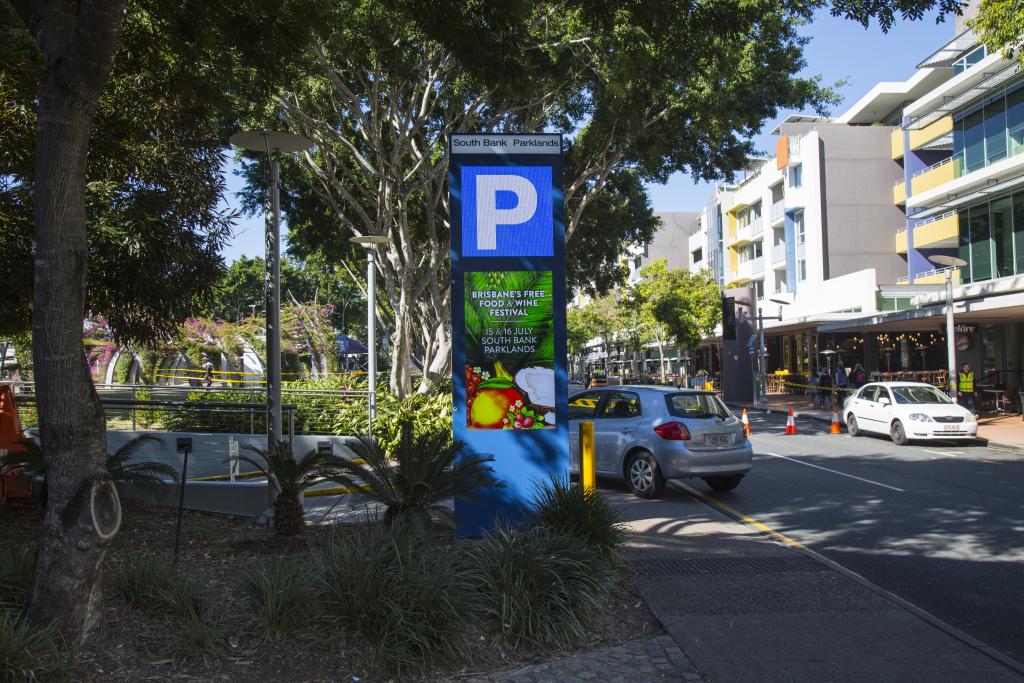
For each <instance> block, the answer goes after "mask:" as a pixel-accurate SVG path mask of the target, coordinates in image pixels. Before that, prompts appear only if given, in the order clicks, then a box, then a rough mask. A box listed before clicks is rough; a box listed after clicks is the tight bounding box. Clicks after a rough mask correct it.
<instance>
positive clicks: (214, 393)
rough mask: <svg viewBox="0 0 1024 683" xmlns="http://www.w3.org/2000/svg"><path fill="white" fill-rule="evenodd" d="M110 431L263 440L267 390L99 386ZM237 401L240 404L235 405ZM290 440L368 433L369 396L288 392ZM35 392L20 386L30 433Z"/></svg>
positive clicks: (28, 385) (21, 405)
mask: <svg viewBox="0 0 1024 683" xmlns="http://www.w3.org/2000/svg"><path fill="white" fill-rule="evenodd" d="M97 393H98V394H99V398H100V402H101V403H102V404H103V414H104V417H105V419H106V422H107V428H108V429H124V430H129V429H130V430H133V431H134V430H138V429H144V430H147V431H167V432H200V433H235V434H260V433H265V432H266V419H267V417H266V416H267V413H266V411H267V406H266V402H265V398H264V397H265V395H266V390H265V389H264V388H262V387H252V388H242V387H165V386H146V385H99V386H97ZM235 397H237V400H231V399H234V398H235ZM282 399H283V401H284V402H285V404H284V405H283V406H282V413H283V418H284V420H285V421H286V424H287V427H288V434H289V435H290V436H291V435H295V434H344V433H362V426H363V424H364V423H365V421H366V412H367V409H368V405H367V404H368V392H366V391H335V390H327V389H289V388H287V387H285V388H284V389H283V391H282ZM36 401H37V399H36V396H35V392H34V386H33V385H32V384H31V383H24V382H23V383H17V384H16V385H15V403H16V405H17V406H18V410H19V413H20V415H21V418H22V423H23V426H24V427H25V428H31V427H35V426H37V425H38V418H37V416H38V411H37V408H36Z"/></svg>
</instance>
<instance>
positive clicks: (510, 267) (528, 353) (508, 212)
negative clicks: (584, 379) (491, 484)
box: [448, 134, 569, 536]
mask: <svg viewBox="0 0 1024 683" xmlns="http://www.w3.org/2000/svg"><path fill="white" fill-rule="evenodd" d="M449 154H450V158H449V170H448V183H449V191H450V199H451V275H452V282H451V288H452V289H451V302H452V304H451V305H452V342H453V343H452V371H453V372H452V387H453V397H452V398H453V402H454V405H453V416H452V419H453V432H454V437H455V439H456V440H457V441H461V442H462V443H464V444H465V450H464V454H466V455H471V454H489V455H493V456H494V462H493V463H492V466H493V468H494V471H495V476H496V477H497V478H498V479H499V480H500V481H501V482H502V484H503V485H502V486H501V487H498V488H493V489H490V490H487V491H482V492H479V494H480V495H479V498H478V500H475V501H467V500H456V501H455V512H456V515H457V516H458V518H459V533H460V534H461V535H464V536H476V535H479V534H481V533H485V532H487V531H489V530H491V529H493V528H494V525H495V524H496V523H497V522H498V521H501V520H508V521H513V522H514V521H516V520H519V519H522V518H523V517H524V516H525V515H526V514H527V513H528V512H529V510H530V509H531V508H533V507H534V506H535V504H534V496H535V493H536V487H537V485H538V484H540V483H542V482H544V481H545V480H548V479H550V478H551V477H558V478H561V479H567V478H568V474H569V429H568V417H569V415H568V375H567V363H566V333H565V318H566V291H565V290H566V288H565V221H564V208H563V207H564V199H563V195H562V140H561V135H550V134H542V135H462V134H459V135H453V136H452V139H451V144H450V147H449Z"/></svg>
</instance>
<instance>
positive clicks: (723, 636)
mask: <svg viewBox="0 0 1024 683" xmlns="http://www.w3.org/2000/svg"><path fill="white" fill-rule="evenodd" d="M694 490H697V488H696V487H694ZM607 495H608V496H609V498H610V500H611V501H612V502H613V503H614V504H615V505H616V507H617V508H619V509H620V511H621V513H622V516H623V518H624V520H625V521H626V522H627V523H628V524H629V526H630V530H631V532H632V533H631V534H630V541H629V549H630V557H631V561H632V562H633V566H634V567H635V569H636V571H637V574H638V576H637V582H638V586H639V589H640V592H641V593H642V595H643V596H644V598H645V599H646V600H647V603H648V605H650V607H651V609H652V610H653V612H654V614H655V615H656V616H657V618H658V619H659V620H660V621H661V623H662V624H663V625H664V626H665V628H666V630H667V631H668V634H669V635H670V636H671V637H672V639H673V640H674V641H675V642H676V644H677V645H678V646H679V648H680V649H681V650H682V651H683V653H685V655H686V657H687V659H688V660H689V661H690V662H692V664H693V666H694V667H695V668H696V670H697V671H699V672H700V675H701V676H702V677H703V678H704V679H705V680H708V681H729V682H730V683H733V682H735V683H742V682H744V681H757V682H758V683H766V682H771V681H787V682H793V681H929V682H934V681H966V680H976V681H986V682H993V681H1024V667H1022V666H1021V665H1020V664H1018V663H1016V662H1014V661H1013V660H1009V659H1008V658H1006V657H1005V656H1003V655H1001V654H1000V653H997V652H994V651H992V650H990V649H989V648H987V647H986V646H985V645H984V644H982V643H979V642H977V641H975V640H973V639H972V638H970V636H967V635H966V634H963V633H960V632H958V631H956V630H955V629H953V628H952V627H950V626H948V625H946V624H944V623H943V622H940V621H938V620H937V619H935V618H934V617H931V616H930V615H928V614H926V613H923V612H921V611H920V610H918V609H916V608H915V607H914V606H912V605H909V604H907V603H905V602H903V601H902V600H900V599H899V598H897V597H895V596H892V595H890V594H888V593H886V592H884V591H882V590H881V589H879V588H877V587H874V586H873V585H872V584H870V583H868V582H867V581H866V580H864V579H861V578H860V577H857V576H856V575H852V574H851V573H849V572H846V571H845V570H843V569H842V568H839V567H838V566H837V565H834V564H832V563H830V562H828V561H827V560H824V558H820V557H819V556H816V555H814V554H812V553H810V551H806V550H804V549H803V548H802V547H801V546H799V544H797V543H795V542H793V541H789V540H788V539H786V538H785V537H781V536H778V535H776V536H775V537H770V536H768V535H766V532H767V531H770V530H767V529H766V528H762V529H760V530H758V529H756V528H754V527H752V526H750V525H749V524H745V523H740V522H737V521H735V520H734V519H732V518H730V516H728V515H727V514H725V512H721V511H719V510H716V509H713V508H711V507H709V506H708V505H707V504H705V503H704V502H702V500H700V498H699V497H697V496H694V495H692V494H690V493H688V492H685V491H683V490H681V489H680V488H678V487H675V486H674V485H670V487H669V488H668V489H666V491H665V495H664V496H663V497H662V499H660V500H642V499H639V498H635V497H633V496H631V495H629V494H627V493H625V492H623V491H621V490H614V491H609V492H608V493H607ZM737 514H738V513H737ZM750 521H753V520H750Z"/></svg>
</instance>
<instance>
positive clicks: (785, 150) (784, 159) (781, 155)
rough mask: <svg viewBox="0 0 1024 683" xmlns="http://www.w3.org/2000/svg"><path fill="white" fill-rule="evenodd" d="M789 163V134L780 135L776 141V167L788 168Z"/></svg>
mask: <svg viewBox="0 0 1024 683" xmlns="http://www.w3.org/2000/svg"><path fill="white" fill-rule="evenodd" d="M788 163H789V136H788V135H785V134H783V135H780V136H779V139H778V140H776V141H775V168H777V169H780V170H781V169H783V168H786V164H788Z"/></svg>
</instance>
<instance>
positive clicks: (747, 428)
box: [740, 408, 750, 436]
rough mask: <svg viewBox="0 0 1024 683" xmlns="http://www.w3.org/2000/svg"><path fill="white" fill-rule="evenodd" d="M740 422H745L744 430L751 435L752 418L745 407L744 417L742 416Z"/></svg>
mask: <svg viewBox="0 0 1024 683" xmlns="http://www.w3.org/2000/svg"><path fill="white" fill-rule="evenodd" d="M740 422H742V423H743V431H744V432H746V433H747V436H750V420H748V419H747V409H746V408H744V409H743V417H741V418H740Z"/></svg>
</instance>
